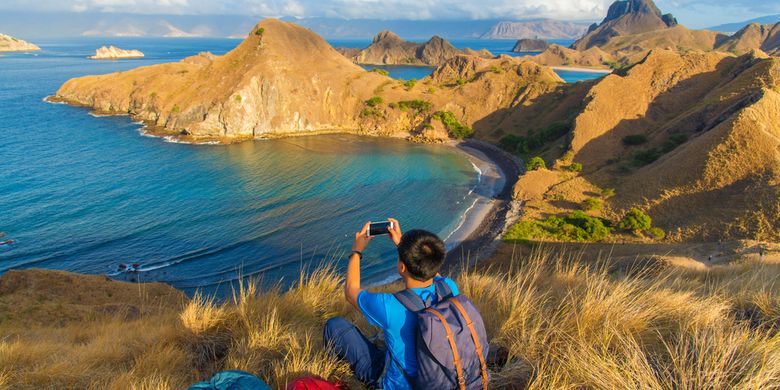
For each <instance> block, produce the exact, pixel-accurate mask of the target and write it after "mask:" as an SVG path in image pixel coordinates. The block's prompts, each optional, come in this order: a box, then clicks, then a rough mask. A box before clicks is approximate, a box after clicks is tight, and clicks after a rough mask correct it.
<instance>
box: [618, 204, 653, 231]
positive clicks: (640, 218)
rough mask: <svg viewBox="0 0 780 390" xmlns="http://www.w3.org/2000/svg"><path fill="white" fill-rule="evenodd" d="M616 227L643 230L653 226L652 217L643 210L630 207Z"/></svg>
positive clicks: (627, 229)
mask: <svg viewBox="0 0 780 390" xmlns="http://www.w3.org/2000/svg"><path fill="white" fill-rule="evenodd" d="M618 227H619V228H621V229H623V230H626V231H630V232H644V231H647V230H650V228H651V227H653V219H652V218H650V216H649V215H647V214H645V213H644V211H642V210H640V209H637V208H632V209H630V210H628V212H627V213H626V215H624V216H623V219H621V220H620V222H619V223H618Z"/></svg>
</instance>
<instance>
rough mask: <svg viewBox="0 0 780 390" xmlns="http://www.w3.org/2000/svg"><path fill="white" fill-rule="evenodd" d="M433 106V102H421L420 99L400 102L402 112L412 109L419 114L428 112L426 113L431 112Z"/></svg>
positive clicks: (399, 106)
mask: <svg viewBox="0 0 780 390" xmlns="http://www.w3.org/2000/svg"><path fill="white" fill-rule="evenodd" d="M432 106H433V104H431V102H429V101H426V100H420V99H415V100H402V101H400V102H398V108H399V109H400V110H401V111H406V110H408V109H410V108H411V109H413V110H415V111H417V112H426V111H430V109H431V107H432Z"/></svg>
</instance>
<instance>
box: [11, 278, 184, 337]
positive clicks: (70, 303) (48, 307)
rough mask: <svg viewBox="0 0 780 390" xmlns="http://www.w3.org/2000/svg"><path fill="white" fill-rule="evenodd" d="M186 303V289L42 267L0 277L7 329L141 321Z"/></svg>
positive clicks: (179, 307)
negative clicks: (125, 320) (115, 320)
mask: <svg viewBox="0 0 780 390" xmlns="http://www.w3.org/2000/svg"><path fill="white" fill-rule="evenodd" d="M41 297H46V299H41ZM185 302H186V298H185V296H184V294H183V293H182V292H181V291H178V290H176V289H175V288H173V287H171V286H169V285H167V284H162V283H144V284H143V285H139V284H135V283H126V282H119V281H116V280H113V279H110V278H108V277H106V276H95V275H81V274H74V273H70V272H64V271H55V270H43V269H28V270H10V271H8V272H6V273H5V274H3V275H2V276H0V310H1V311H2V313H3V316H2V320H0V323H2V324H3V325H4V326H6V327H23V328H24V327H28V326H33V325H48V326H57V327H62V326H63V325H65V324H68V323H72V322H76V323H78V322H79V321H85V320H88V319H89V320H92V319H100V318H103V319H106V318H112V317H115V316H119V317H121V318H125V319H136V318H138V317H141V316H149V315H155V314H159V313H161V312H163V311H166V310H178V309H181V307H182V306H183V304H184V303H185Z"/></svg>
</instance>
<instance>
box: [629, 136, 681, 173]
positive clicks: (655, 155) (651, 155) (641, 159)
mask: <svg viewBox="0 0 780 390" xmlns="http://www.w3.org/2000/svg"><path fill="white" fill-rule="evenodd" d="M687 141H688V135H686V134H683V133H674V134H672V135H671V136H669V139H667V140H666V142H664V144H663V145H662V146H661V147H660V148H650V149H645V150H642V151H640V152H637V153H635V154H634V165H636V166H645V165H648V164H650V163H652V162H654V161H656V160H658V159H659V158H661V156H663V155H664V154H666V153H669V152H671V151H672V150H674V149H676V148H677V147H678V146H680V145H682V144H684V143H685V142H687Z"/></svg>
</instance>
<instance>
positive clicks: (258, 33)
mask: <svg viewBox="0 0 780 390" xmlns="http://www.w3.org/2000/svg"><path fill="white" fill-rule="evenodd" d="M244 31H246V30H244ZM264 33H265V29H264V28H262V27H260V28H258V29H257V30H255V35H257V36H259V37H262V36H263V34H264Z"/></svg>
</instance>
